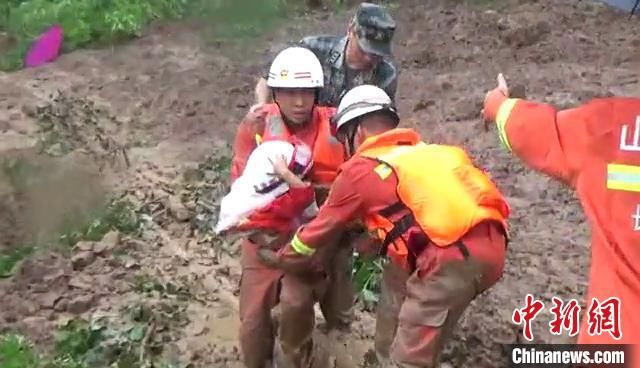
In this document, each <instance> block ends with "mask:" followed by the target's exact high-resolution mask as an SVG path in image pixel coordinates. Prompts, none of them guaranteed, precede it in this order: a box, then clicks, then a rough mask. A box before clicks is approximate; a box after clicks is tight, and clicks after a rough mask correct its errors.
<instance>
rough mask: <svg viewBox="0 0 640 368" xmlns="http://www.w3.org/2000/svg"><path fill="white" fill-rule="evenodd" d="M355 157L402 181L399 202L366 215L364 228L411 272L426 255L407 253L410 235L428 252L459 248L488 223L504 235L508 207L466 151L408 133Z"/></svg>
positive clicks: (372, 143) (378, 140)
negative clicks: (437, 248) (413, 260)
mask: <svg viewBox="0 0 640 368" xmlns="http://www.w3.org/2000/svg"><path fill="white" fill-rule="evenodd" d="M356 155H358V156H361V157H366V158H370V159H373V160H376V161H378V162H380V165H378V166H377V167H376V168H375V172H376V173H377V174H378V175H379V176H380V178H382V179H383V180H384V179H385V178H387V177H389V176H390V175H392V174H394V175H396V177H397V179H398V186H397V193H398V197H399V199H400V201H399V202H398V203H396V204H394V205H392V206H389V207H388V208H385V209H383V210H382V211H379V212H376V213H371V214H368V215H367V216H366V217H365V218H364V223H365V225H366V226H367V228H368V229H369V231H370V232H372V233H373V234H375V235H376V236H377V237H378V238H379V239H380V240H382V241H383V250H384V251H386V253H387V255H388V256H389V257H390V258H391V259H392V260H394V261H395V262H398V263H399V264H400V265H401V266H403V267H405V268H410V267H411V263H410V260H409V259H408V258H409V256H410V255H413V256H417V254H418V253H419V252H420V251H422V249H419V250H416V249H409V245H408V244H409V243H410V242H409V243H408V238H409V237H410V236H411V232H412V231H413V232H415V231H416V230H417V231H418V233H420V235H421V236H422V239H424V241H422V242H421V243H424V245H425V246H426V245H427V244H428V243H429V241H430V242H431V243H433V244H435V245H437V246H441V247H446V246H449V245H452V244H455V243H457V242H458V241H459V240H460V239H461V238H462V237H463V236H464V235H465V234H466V233H467V232H468V231H469V230H470V229H471V228H472V227H473V226H475V225H477V224H478V223H480V222H482V221H486V220H493V221H496V222H498V223H500V224H502V226H503V227H504V230H505V233H506V231H507V223H506V218H507V217H508V216H509V213H510V208H509V205H508V204H507V202H506V200H505V199H504V197H503V196H502V194H501V193H500V191H499V190H498V188H497V187H496V185H495V184H494V183H493V182H492V181H491V179H490V178H489V177H488V176H487V175H486V174H485V173H484V172H483V171H482V170H480V169H478V168H476V167H475V166H474V165H473V163H472V162H471V160H470V158H469V157H468V156H467V154H466V153H465V152H464V150H462V149H460V148H458V147H454V146H446V145H438V144H426V143H424V142H421V141H420V136H419V135H418V134H417V133H416V132H414V131H412V130H410V129H394V130H391V131H388V132H385V133H383V134H380V135H378V136H375V137H371V138H369V139H367V140H366V141H365V142H364V144H363V145H361V146H360V147H359V149H358V152H357V153H356ZM416 225H417V227H416ZM420 230H421V232H420ZM425 235H426V238H425ZM410 252H411V253H410Z"/></svg>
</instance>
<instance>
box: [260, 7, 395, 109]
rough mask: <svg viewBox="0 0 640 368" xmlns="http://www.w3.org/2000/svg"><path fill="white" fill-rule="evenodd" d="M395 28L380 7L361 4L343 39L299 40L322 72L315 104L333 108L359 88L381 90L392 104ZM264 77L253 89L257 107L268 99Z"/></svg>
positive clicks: (331, 37)
mask: <svg viewBox="0 0 640 368" xmlns="http://www.w3.org/2000/svg"><path fill="white" fill-rule="evenodd" d="M395 28H396V24H395V21H394V20H393V18H392V17H391V16H390V15H389V13H388V12H387V11H386V9H385V8H384V7H382V6H380V5H376V4H371V3H362V4H360V6H359V7H358V9H357V11H356V14H355V16H354V17H353V18H352V20H351V23H350V24H349V27H348V29H347V34H346V35H344V36H326V35H323V36H309V37H305V38H303V39H302V40H300V41H299V42H298V45H300V46H303V47H306V48H308V49H310V50H311V51H313V52H314V53H315V54H316V56H317V57H318V59H320V62H321V63H322V66H323V68H324V78H325V81H324V85H325V86H324V88H323V90H322V91H321V92H320V96H319V97H318V99H319V101H318V103H319V104H320V105H325V106H327V105H328V106H336V107H337V106H338V104H339V102H340V99H341V98H342V96H343V95H344V94H345V93H346V91H348V90H350V89H351V88H353V87H356V86H359V85H362V84H373V85H375V86H378V87H380V88H382V89H383V90H384V91H385V92H387V94H388V95H389V97H391V99H392V101H394V102H395V95H396V87H397V83H398V70H397V68H396V66H395V65H394V62H393V55H392V53H391V41H392V39H393V35H394V32H395ZM269 64H270V63H269ZM267 70H268V68H267ZM265 72H266V71H265ZM266 77H267V74H264V75H263V77H262V78H260V80H259V82H258V85H257V86H256V100H257V103H266V102H269V101H270V99H271V94H270V92H269V89H268V87H267V84H266Z"/></svg>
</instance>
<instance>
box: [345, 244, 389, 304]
mask: <svg viewBox="0 0 640 368" xmlns="http://www.w3.org/2000/svg"><path fill="white" fill-rule="evenodd" d="M384 263H385V260H384V259H382V258H376V259H374V260H370V259H365V258H362V257H356V258H355V262H354V265H353V280H354V286H355V288H356V292H357V294H356V298H357V302H358V303H360V304H361V305H362V307H363V308H365V309H371V308H373V307H374V306H375V305H377V303H378V301H379V296H380V279H381V276H382V269H383V267H384Z"/></svg>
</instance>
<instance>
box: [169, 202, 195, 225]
mask: <svg viewBox="0 0 640 368" xmlns="http://www.w3.org/2000/svg"><path fill="white" fill-rule="evenodd" d="M167 207H168V208H169V211H170V212H171V214H172V215H173V217H174V218H175V219H176V220H178V221H181V222H183V221H188V220H189V218H191V213H189V210H188V209H187V208H186V207H185V205H184V204H183V203H182V201H181V200H180V198H178V197H176V196H169V198H168V200H167Z"/></svg>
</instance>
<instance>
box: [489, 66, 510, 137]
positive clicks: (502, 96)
mask: <svg viewBox="0 0 640 368" xmlns="http://www.w3.org/2000/svg"><path fill="white" fill-rule="evenodd" d="M507 98H509V87H507V81H506V80H505V79H504V76H503V75H502V73H500V74H498V86H497V87H496V88H494V89H492V90H491V91H489V92H487V94H486V95H485V97H484V108H483V109H482V119H483V123H484V128H485V130H488V129H489V125H490V124H491V123H493V122H494V121H495V120H496V114H497V113H498V109H499V108H500V105H501V104H502V102H504V101H505V100H506V99H507Z"/></svg>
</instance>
